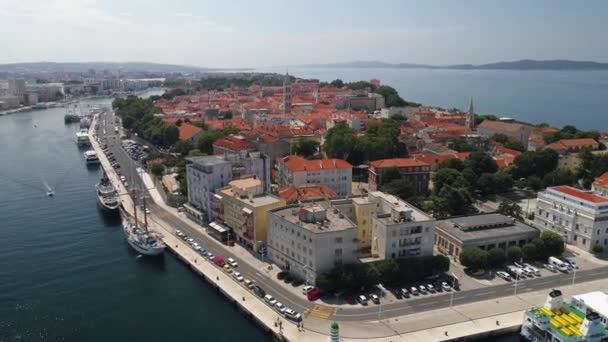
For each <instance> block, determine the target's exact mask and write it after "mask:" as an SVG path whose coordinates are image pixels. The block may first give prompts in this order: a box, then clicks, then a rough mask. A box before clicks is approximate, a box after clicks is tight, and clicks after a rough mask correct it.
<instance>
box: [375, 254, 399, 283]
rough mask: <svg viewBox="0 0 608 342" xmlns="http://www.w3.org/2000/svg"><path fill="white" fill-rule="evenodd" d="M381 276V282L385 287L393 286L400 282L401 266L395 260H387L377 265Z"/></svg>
mask: <svg viewBox="0 0 608 342" xmlns="http://www.w3.org/2000/svg"><path fill="white" fill-rule="evenodd" d="M375 268H376V270H377V271H378V273H379V274H380V276H379V278H380V282H381V283H382V284H384V285H392V284H396V283H398V282H399V278H400V274H399V265H398V264H397V263H396V262H395V260H393V259H385V260H382V261H379V262H377V263H376V264H375Z"/></svg>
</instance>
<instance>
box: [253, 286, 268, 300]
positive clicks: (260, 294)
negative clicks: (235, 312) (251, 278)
mask: <svg viewBox="0 0 608 342" xmlns="http://www.w3.org/2000/svg"><path fill="white" fill-rule="evenodd" d="M253 293H255V294H256V296H258V297H260V298H264V296H266V291H264V289H263V288H261V287H259V286H257V285H253Z"/></svg>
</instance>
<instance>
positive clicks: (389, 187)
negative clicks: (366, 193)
mask: <svg viewBox="0 0 608 342" xmlns="http://www.w3.org/2000/svg"><path fill="white" fill-rule="evenodd" d="M380 191H382V192H386V193H389V194H391V195H394V196H397V197H399V198H401V199H403V200H406V201H408V200H409V199H410V198H412V197H413V196H415V195H416V189H414V187H413V186H412V185H411V184H410V183H409V182H408V181H407V180H406V179H393V180H391V181H389V182H388V183H384V181H383V184H382V185H381V186H380ZM408 202H409V201H408Z"/></svg>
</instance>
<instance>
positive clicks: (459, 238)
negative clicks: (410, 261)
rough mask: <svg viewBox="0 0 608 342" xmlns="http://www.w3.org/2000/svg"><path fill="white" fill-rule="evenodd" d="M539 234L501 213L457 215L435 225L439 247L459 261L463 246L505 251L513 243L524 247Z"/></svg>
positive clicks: (436, 244) (439, 249)
mask: <svg viewBox="0 0 608 342" xmlns="http://www.w3.org/2000/svg"><path fill="white" fill-rule="evenodd" d="M538 236H539V231H538V230H537V229H535V228H533V227H531V226H529V225H527V224H525V223H522V222H519V221H517V220H515V219H514V218H512V217H509V216H505V215H502V214H499V213H489V214H480V215H473V216H463V217H455V218H450V219H447V220H442V221H438V222H437V223H436V227H435V246H436V247H437V250H438V251H439V252H440V253H442V254H445V255H447V256H449V257H450V258H453V259H454V260H458V258H459V256H460V253H461V252H462V250H463V249H465V248H469V247H478V248H481V249H483V250H490V249H492V248H495V247H498V248H502V249H504V250H505V251H506V249H507V248H509V247H511V246H520V247H521V246H523V245H524V244H526V243H528V242H530V241H532V240H533V239H535V238H537V237H538Z"/></svg>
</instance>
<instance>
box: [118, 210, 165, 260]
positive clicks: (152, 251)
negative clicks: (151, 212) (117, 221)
mask: <svg viewBox="0 0 608 342" xmlns="http://www.w3.org/2000/svg"><path fill="white" fill-rule="evenodd" d="M145 208H146V200H145V198H144V225H143V228H142V227H141V226H140V225H139V222H138V221H137V206H136V205H135V199H134V200H133V210H134V213H135V216H134V218H133V220H131V218H130V215H129V214H128V213H126V212H125V211H124V210H123V209H122V208H121V213H122V226H123V231H124V233H125V238H126V239H127V242H128V243H129V245H130V246H131V248H133V249H134V250H135V251H137V252H138V253H141V254H143V255H150V256H156V255H160V254H162V252H163V251H164V250H165V247H166V246H165V244H164V243H163V242H162V241H161V240H160V237H159V236H157V235H156V234H154V233H152V232H150V231H149V230H148V220H147V216H146V209H145Z"/></svg>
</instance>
